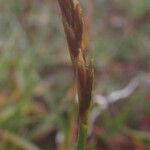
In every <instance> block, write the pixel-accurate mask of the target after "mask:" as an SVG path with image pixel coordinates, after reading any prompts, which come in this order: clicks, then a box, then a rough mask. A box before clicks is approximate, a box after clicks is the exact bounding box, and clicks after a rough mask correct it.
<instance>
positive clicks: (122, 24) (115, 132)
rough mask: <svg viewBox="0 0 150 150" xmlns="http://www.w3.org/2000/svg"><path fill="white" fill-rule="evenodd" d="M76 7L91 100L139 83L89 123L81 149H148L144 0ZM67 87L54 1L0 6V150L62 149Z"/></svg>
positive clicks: (149, 39)
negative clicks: (85, 42)
mask: <svg viewBox="0 0 150 150" xmlns="http://www.w3.org/2000/svg"><path fill="white" fill-rule="evenodd" d="M81 3H82V6H83V12H84V15H85V18H86V21H87V33H88V38H89V43H90V44H89V46H88V57H90V58H91V57H92V58H93V59H94V66H95V84H94V91H93V94H94V95H96V94H100V95H109V93H111V92H113V91H115V90H119V89H122V88H124V87H125V86H126V85H127V84H128V83H129V82H130V81H131V80H132V79H133V78H135V77H140V78H142V81H143V80H146V82H144V81H143V82H140V83H139V86H138V88H137V89H136V90H135V91H134V92H133V94H132V95H131V96H129V97H128V98H126V99H123V100H121V101H119V102H116V103H113V104H111V105H110V106H109V107H108V108H107V109H106V110H104V111H103V112H102V113H101V115H99V116H98V117H97V119H96V120H95V122H94V125H93V129H92V131H91V133H90V135H89V138H88V141H87V142H88V146H87V150H137V149H138V150H149V148H150V144H149V143H150V80H149V75H150V0H91V1H90V0H81ZM145 75H146V77H147V78H146V77H145ZM143 76H144V77H143ZM145 78H146V79H145ZM73 83H74V81H73V71H72V66H71V61H70V57H69V52H68V49H67V44H66V40H65V35H64V32H63V26H62V22H61V16H60V11H59V8H58V3H57V1H56V0H0V150H56V149H57V150H61V149H63V147H64V146H63V145H64V144H63V141H65V140H66V143H67V141H68V139H67V138H68V137H69V136H68V135H69V132H71V131H69V127H68V126H69V125H70V124H71V122H72V120H73V119H72V120H71V119H70V118H73V117H74V116H75V115H74V113H75V112H76V111H75V110H74V108H75V106H74V105H75V100H74V99H73V95H74V94H73V92H72V91H73V90H72V89H73ZM93 101H94V98H93ZM70 116H71V117H70ZM70 120H71V121H70ZM68 122H69V123H68ZM71 134H72V133H71ZM63 137H64V138H63ZM63 139H64V140H63ZM64 143H65V142H64ZM70 143H71V142H70Z"/></svg>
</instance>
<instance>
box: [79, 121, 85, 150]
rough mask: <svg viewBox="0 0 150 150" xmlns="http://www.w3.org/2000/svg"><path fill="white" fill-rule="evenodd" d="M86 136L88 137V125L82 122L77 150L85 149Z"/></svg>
mask: <svg viewBox="0 0 150 150" xmlns="http://www.w3.org/2000/svg"><path fill="white" fill-rule="evenodd" d="M86 138H87V126H86V125H84V124H83V123H81V122H80V123H79V135H78V142H77V150H85V143H86Z"/></svg>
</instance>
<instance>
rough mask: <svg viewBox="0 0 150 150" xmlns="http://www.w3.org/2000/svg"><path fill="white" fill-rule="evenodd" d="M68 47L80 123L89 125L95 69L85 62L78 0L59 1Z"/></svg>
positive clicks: (82, 26)
mask: <svg viewBox="0 0 150 150" xmlns="http://www.w3.org/2000/svg"><path fill="white" fill-rule="evenodd" d="M58 2H59V6H60V9H61V13H62V21H63V26H64V31H65V34H66V38H67V42H68V47H69V51H70V55H71V60H72V63H73V67H74V71H75V76H76V81H77V91H78V98H79V115H78V117H79V122H81V123H83V124H87V121H88V119H87V118H88V110H89V108H90V104H91V93H92V84H93V69H92V66H88V65H87V64H86V60H85V50H84V49H83V47H82V45H83V41H84V33H83V32H84V22H83V15H82V11H81V7H80V4H79V2H78V0H58Z"/></svg>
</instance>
